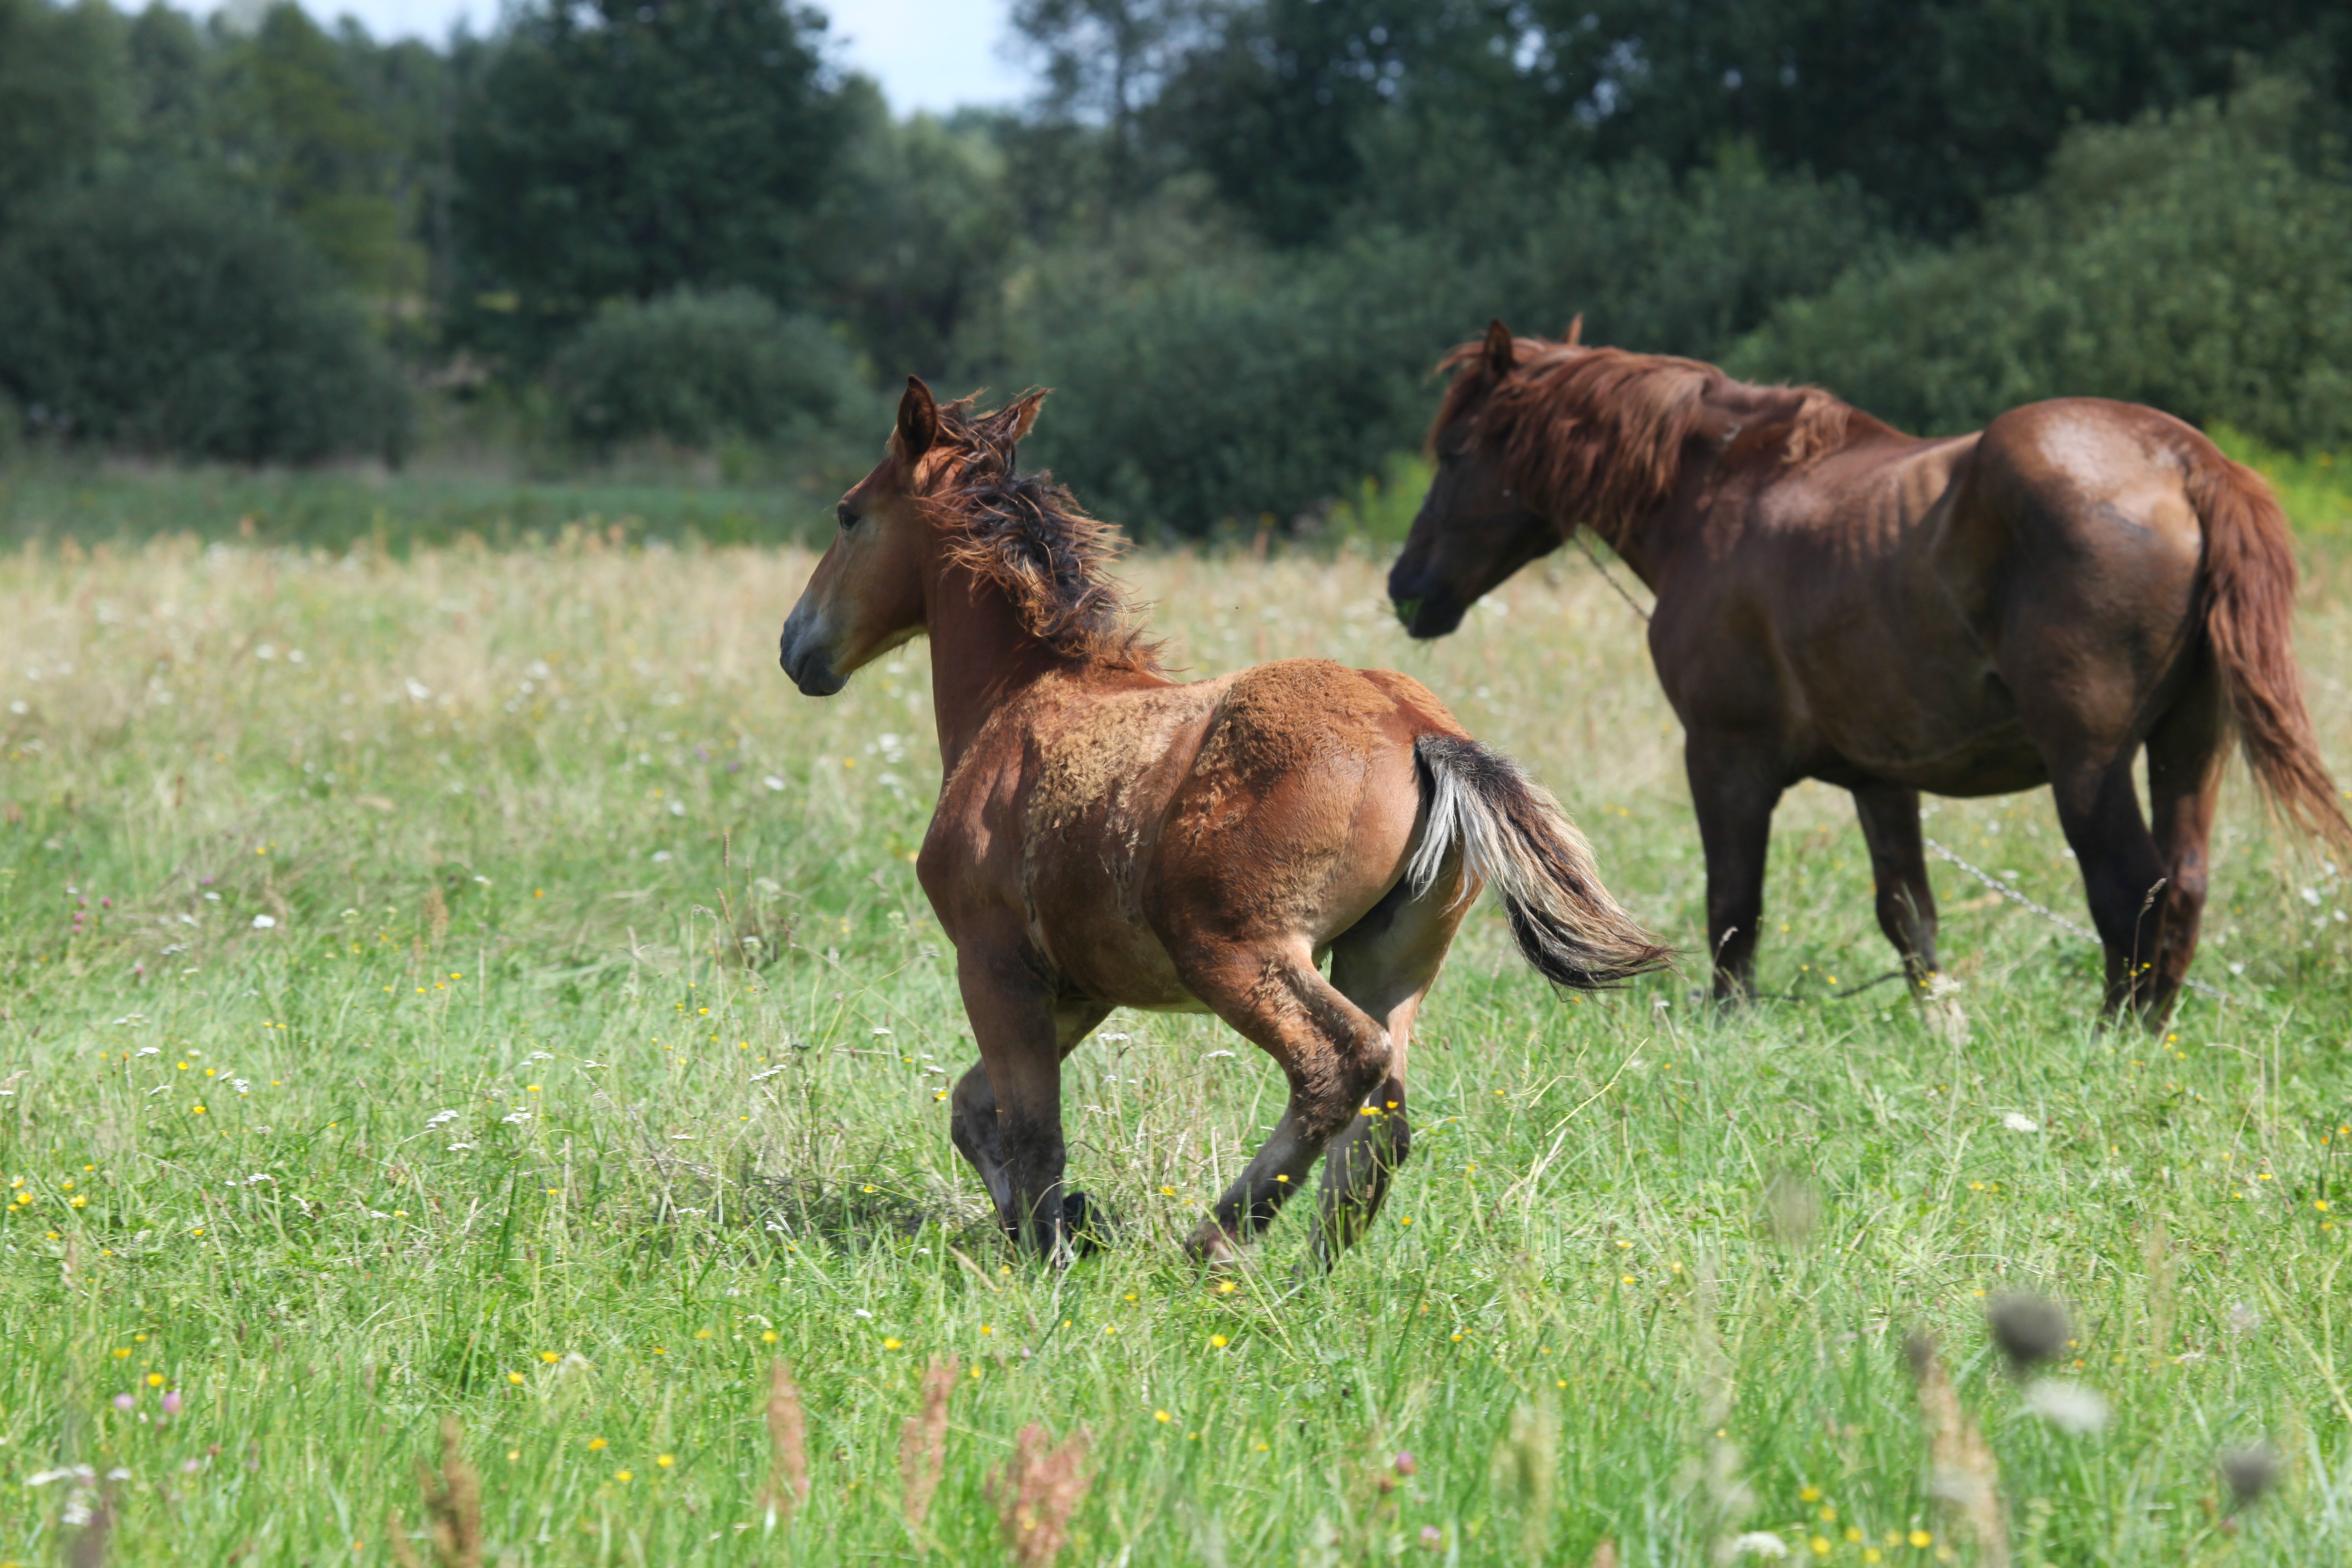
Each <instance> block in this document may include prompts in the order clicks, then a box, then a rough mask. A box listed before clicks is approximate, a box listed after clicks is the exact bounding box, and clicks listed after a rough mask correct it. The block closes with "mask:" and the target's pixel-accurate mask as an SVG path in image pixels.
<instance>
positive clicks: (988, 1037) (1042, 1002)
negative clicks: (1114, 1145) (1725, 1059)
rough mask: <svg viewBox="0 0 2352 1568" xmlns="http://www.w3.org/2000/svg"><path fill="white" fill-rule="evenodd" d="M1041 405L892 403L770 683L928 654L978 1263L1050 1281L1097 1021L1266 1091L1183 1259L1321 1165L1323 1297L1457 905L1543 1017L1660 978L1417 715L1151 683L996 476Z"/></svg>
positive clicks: (1398, 1110) (1237, 1230)
mask: <svg viewBox="0 0 2352 1568" xmlns="http://www.w3.org/2000/svg"><path fill="white" fill-rule="evenodd" d="M1043 398H1044V394H1042V393H1031V394H1029V395H1026V396H1024V397H1022V398H1020V399H1018V400H1017V401H1015V402H1014V403H1013V404H1011V405H1008V406H1006V407H1005V408H1003V409H1001V410H998V411H997V412H995V413H993V414H987V415H982V414H978V413H975V412H974V411H973V410H972V409H971V406H970V400H968V399H967V400H964V401H963V402H959V403H952V404H949V405H944V406H941V405H937V404H935V403H934V402H933V401H932V398H931V395H930V393H929V390H928V389H926V388H925V387H924V386H923V384H922V383H920V382H919V381H910V382H909V383H908V389H907V395H906V397H905V398H904V400H903V401H902V402H901V404H900V405H899V409H898V427H897V429H896V430H895V432H894V433H893V435H892V437H891V441H890V447H889V451H888V454H887V456H886V457H885V458H884V459H883V461H882V462H881V464H880V465H879V466H878V467H877V468H875V470H874V471H873V472H872V473H871V474H869V475H868V476H866V479H865V480H864V481H863V482H862V483H860V484H859V485H858V486H857V487H856V489H852V490H851V491H850V492H849V493H848V495H846V496H845V497H844V498H843V500H842V502H841V505H840V508H839V515H840V522H841V530H840V532H839V534H838V535H837V536H836V537H835V540H834V542H833V544H832V547H831V548H830V549H829V550H827V551H826V552H825V555H824V560H823V561H821V562H819V563H817V567H816V571H815V573H814V575H812V576H811V577H810V579H809V584H808V587H807V589H806V590H805V591H804V592H803V594H802V595H801V599H800V603H799V604H797V605H794V606H793V613H792V616H791V618H790V619H789V620H787V621H786V622H785V623H784V630H783V638H782V661H783V667H784V668H785V670H786V671H787V672H788V673H789V674H790V675H791V676H792V678H793V682H794V684H796V685H797V686H798V687H799V688H800V689H801V690H802V691H803V692H805V693H808V694H809V695H811V696H828V695H830V694H832V693H834V692H835V691H838V690H840V689H841V688H842V686H843V684H844V682H845V680H846V679H847V678H848V676H849V674H850V673H851V672H852V671H853V670H856V668H859V667H860V666H861V665H864V664H866V663H867V662H868V661H870V660H871V659H873V658H875V657H877V655H879V654H881V653H883V652H885V651H886V650H887V649H889V648H892V647H898V645H899V644H901V643H904V642H906V641H908V639H909V638H911V637H915V636H916V635H918V634H919V633H928V634H929V637H930V643H931V647H930V653H931V690H932V697H933V703H934V707H935V709H936V712H937V718H938V722H939V734H940V761H941V763H942V768H943V773H944V779H945V782H944V783H943V784H941V786H940V800H939V806H938V809H937V811H936V812H935V813H934V814H933V816H932V817H931V825H930V830H929V833H928V834H927V835H926V837H925V838H924V840H923V847H922V852H921V855H920V856H919V858H918V861H917V868H918V871H919V875H920V877H921V879H922V884H923V891H924V892H925V894H927V895H928V896H929V899H930V902H931V907H932V909H933V910H936V911H937V913H938V916H939V920H940V926H941V928H942V929H943V930H944V931H946V932H947V936H948V939H949V940H950V942H953V943H954V944H955V950H956V973H957V978H958V980H959V982H960V983H961V988H962V992H963V1001H964V1007H965V1011H966V1012H967V1014H968V1015H969V1016H970V1017H971V1027H972V1033H973V1035H974V1037H976V1039H977V1040H978V1042H979V1046H980V1061H979V1063H978V1065H976V1066H974V1067H973V1068H971V1070H970V1071H968V1072H967V1073H965V1074H964V1076H963V1078H962V1079H961V1082H960V1083H958V1085H957V1086H956V1090H955V1095H954V1110H953V1119H952V1132H953V1136H954V1138H955V1143H956V1147H957V1148H958V1149H960V1150H961V1151H962V1152H963V1154H964V1157H965V1158H967V1159H969V1160H970V1161H971V1163H972V1165H973V1166H974V1167H975V1168H976V1169H977V1170H978V1171H979V1173H980V1175H981V1179H982V1181H983V1182H985V1183H986V1184H987V1186H988V1191H989V1194H990V1195H991V1196H992V1198H993V1199H994V1200H995V1204H996V1209H997V1215H998V1217H999V1219H1000V1220H1001V1221H1002V1223H1003V1226H1004V1227H1005V1228H1006V1230H1007V1231H1008V1232H1009V1233H1011V1234H1013V1236H1014V1237H1016V1238H1017V1239H1018V1240H1019V1241H1021V1242H1022V1243H1024V1244H1026V1245H1028V1246H1030V1247H1034V1248H1036V1249H1038V1250H1040V1251H1041V1252H1043V1253H1045V1255H1047V1256H1049V1257H1053V1258H1066V1257H1067V1256H1068V1254H1069V1251H1070V1249H1071V1247H1072V1246H1073V1245H1074V1244H1076V1243H1079V1242H1082V1241H1084V1240H1086V1239H1087V1231H1088V1226H1087V1217H1088V1216H1087V1204H1086V1200H1085V1197H1084V1195H1083V1194H1078V1193H1075V1192H1068V1193H1066V1192H1065V1190H1064V1187H1063V1180H1062V1177H1063V1170H1064V1165H1065V1159H1066V1156H1065V1150H1064V1144H1063V1140H1062V1116H1061V1094H1062V1089H1061V1064H1062V1060H1063V1058H1065V1057H1066V1056H1068V1055H1069V1053H1070V1052H1071V1051H1072V1050H1073V1049H1075V1048H1076V1046H1077V1044H1078V1042H1079V1041H1080V1040H1082V1039H1084V1038H1085V1037H1087V1033H1088V1032H1089V1031H1091V1030H1092V1029H1093V1028H1094V1027H1095V1026H1097V1025H1098V1024H1100V1023H1101V1022H1102V1021H1103V1019H1104V1018H1105V1017H1106V1016H1108V1014H1109V1013H1110V1011H1111V1009H1112V1008H1114V1007H1120V1006H1127V1007H1140V1008H1150V1009H1159V1010H1165V1011H1206V1012H1213V1013H1215V1014H1216V1015H1217V1016H1220V1017H1222V1018H1223V1019H1224V1020H1225V1022H1226V1023H1228V1024H1230V1025H1232V1026H1234V1029H1236V1030H1238V1031H1239V1032H1240V1033H1241V1034H1243V1035H1244V1036H1246V1037H1248V1038H1249V1039H1251V1040H1252V1041H1255V1043H1256V1044H1257V1045H1258V1046H1260V1047H1263V1048H1264V1049H1265V1052H1266V1053H1267V1054H1268V1055H1269V1056H1271V1057H1273V1058H1274V1059H1275V1060H1276V1063H1278V1064H1279V1065H1280V1066H1281V1068H1282V1069H1283V1071H1284V1073H1285V1074H1286V1076H1287V1077H1288V1079H1289V1081H1290V1100H1289V1105H1288V1108H1287V1109H1286V1110H1285V1111H1284V1112H1283V1116H1282V1121H1281V1122H1280V1124H1279V1125H1278V1126H1277V1127H1276V1129H1275V1131H1274V1133H1273V1135H1272V1136H1271V1137H1269V1138H1268V1139H1267V1140H1266V1142H1265V1144H1264V1146H1263V1147H1261V1148H1260V1149H1259V1150H1258V1152H1257V1154H1256V1157H1255V1158H1254V1159H1253V1160H1251V1161H1250V1163H1249V1164H1248V1166H1247V1168H1246V1169H1244V1171H1243V1173H1242V1174H1241V1176H1240V1179H1239V1180H1237V1181H1235V1182H1234V1184H1233V1185H1232V1186H1231V1187H1230V1188H1229V1189H1227V1191H1226V1192H1225V1194H1223V1196H1222V1197H1221V1198H1219V1199H1218V1200H1217V1203H1216V1205H1215V1207H1214V1208H1213V1210H1212V1211H1211V1213H1210V1214H1209V1215H1207V1216H1206V1217H1204V1218H1203V1220H1202V1223H1201V1226H1200V1227H1199V1228H1198V1230H1197V1231H1196V1232H1195V1233H1194V1235H1193V1237H1192V1242H1191V1247H1192V1251H1193V1252H1194V1253H1195V1254H1196V1255H1198V1256H1200V1257H1202V1258H1206V1259H1208V1260H1211V1261H1215V1262H1222V1261H1226V1260H1229V1259H1232V1258H1235V1257H1236V1256H1238V1254H1237V1250H1236V1249H1237V1248H1238V1247H1239V1246H1240V1244H1241V1243H1243V1242H1244V1241H1246V1240H1247V1239H1248V1238H1249V1237H1252V1236H1253V1235H1254V1234H1255V1233H1256V1232H1257V1231H1258V1230H1260V1229H1261V1228H1263V1227H1264V1226H1265V1225H1266V1224H1267V1223H1268V1222H1269V1221H1271V1220H1272V1219H1273V1217H1274V1215H1275V1214H1276V1210H1278V1209H1279V1208H1280V1207H1281V1205H1282V1203H1283V1200H1284V1199H1285V1198H1286V1197H1288V1196H1289V1195H1290V1194H1292V1193H1294V1192H1297V1190H1298V1187H1299V1185H1300V1184H1301V1183H1302V1182H1303V1181H1304V1180H1305V1178H1306V1176H1307V1172H1308V1170H1309V1169H1310V1168H1311V1167H1312V1166H1313V1165H1314V1163H1315V1161H1316V1159H1317V1157H1318V1156H1319V1155H1322V1154H1324V1153H1326V1152H1328V1153H1329V1154H1330V1156H1331V1157H1330V1159H1329V1161H1328V1163H1327V1164H1326V1165H1325V1168H1324V1173H1323V1181H1322V1188H1321V1194H1320V1198H1321V1201H1320V1203H1319V1205H1318V1215H1317V1226H1316V1234H1315V1249H1314V1255H1315V1257H1316V1258H1318V1260H1319V1261H1321V1262H1322V1263H1324V1264H1327V1265H1328V1263H1329V1261H1330V1260H1331V1259H1332V1258H1334V1257H1335V1256H1336V1255H1337V1253H1338V1252H1339V1249H1340V1248H1342V1247H1346V1246H1347V1245H1348V1244H1349V1242H1350V1241H1352V1240H1353V1239H1354V1238H1355V1237H1357V1236H1358V1235H1359V1234H1360V1233H1361V1231H1362V1229H1363V1227H1364V1226H1366V1225H1367V1224H1368V1223H1369V1222H1370V1219H1371V1218H1372V1216H1373V1215H1374V1214H1376V1213H1377V1212H1378V1210H1379V1208H1380V1206H1381V1200H1382V1198H1383V1197H1384V1196H1385V1195H1386V1193H1387V1189H1388V1184H1389V1178H1390V1174H1391V1172H1393V1171H1394V1170H1395V1169H1396V1167H1397V1166H1398V1165H1399V1164H1401V1163H1402V1162H1403V1160H1404V1157H1405V1152H1406V1147H1407V1142H1408V1137H1409V1133H1408V1128H1407V1123H1406V1120H1405V1048H1406V1042H1407V1040H1408V1038H1409V1037H1410V1036H1411V1033H1412V1020H1413V1016H1414V1013H1415V1012H1416V1010H1417V1009H1418V1008H1419V1007H1420V1005H1421V1002H1422V998H1423V996H1424V995H1425V994H1427V993H1428V990H1429V986H1430V984H1431V982H1432V981H1433V980H1434V979H1436V977H1437V971H1438V966H1439V964H1440V963H1443V962H1444V957H1445V952H1446V948H1447V945H1448V944H1449V943H1450V942H1452V940H1453V937H1454V929H1455V927H1456V926H1458V925H1459V924H1460V923H1461V921H1462V918H1463V916H1464V914H1465V912H1466V911H1467V910H1468V908H1469V904H1470V900H1471V899H1472V898H1473V897H1474V896H1475V894H1476V892H1477V891H1478V889H1479V888H1480V887H1481V886H1483V885H1486V884H1492V885H1493V886H1494V888H1495V889H1496V891H1497V892H1498V893H1499V894H1500V895H1501V897H1502V900H1503V904H1504V908H1505V909H1506V910H1507V912H1508V915H1509V917H1510V922H1511V929H1512V931H1513V933H1514V935H1515V936H1516V937H1517V941H1518V945H1519V949H1520V951H1521V952H1523V953H1524V954H1525V955H1526V956H1527V958H1528V962H1529V963H1533V964H1534V965H1535V966H1536V968H1537V969H1538V970H1539V971H1541V972H1542V973H1544V974H1545V975H1546V976H1547V977H1549V978H1550V979H1552V980H1554V981H1556V982H1558V983H1559V984H1564V985H1574V986H1594V985H1601V984H1609V983H1612V982H1614V981H1618V980H1621V979H1623V978H1624V977H1626V976H1628V975H1632V974H1634V973H1639V972H1641V971H1643V970H1645V969H1649V968H1652V967H1654V966H1655V965H1657V964H1659V963H1662V962H1664V958H1665V956H1666V955H1665V953H1664V952H1663V950H1661V949H1660V948H1658V947H1657V946H1655V945H1654V943H1652V942H1650V940H1649V939H1648V938H1647V937H1646V936H1644V935H1643V932H1642V931H1640V930H1639V929H1638V928H1637V927H1636V926H1635V925H1634V924H1633V921H1631V920H1630V919H1628V918H1627V916H1626V915H1625V913H1624V912H1623V911H1622V910H1620V909H1619V908H1618V906H1617V903H1616V901H1615V900H1613V899H1612V898H1611V897H1610V895H1609V892H1608V890H1607V889H1605V888H1603V887H1602V886H1601V880H1600V879H1599V877H1598V876H1597V875H1596V874H1595V872H1594V870H1593V867H1592V860H1591V853H1590V851H1589V850H1588V849H1587V848H1586V847H1585V845H1584V841H1583V839H1582V838H1581V837H1579V836H1578V834H1577V831H1576V829H1575V828H1574V827H1573V826H1571V825H1570V823H1569V821H1568V820H1567V818H1566V817H1565V816H1562V815H1561V814H1560V811H1559V807H1558V806H1557V805H1554V804H1553V803H1552V801H1551V799H1550V798H1549V796H1548V795H1545V794H1544V793H1543V792H1542V791H1541V790H1539V789H1538V788H1537V787H1536V786H1535V785H1534V784H1530V783H1529V782H1528V780H1527V779H1526V778H1525V777H1524V776H1523V775H1522V774H1521V773H1519V771H1518V770H1517V768H1516V767H1514V766H1513V765H1512V764H1511V763H1509V762H1507V761H1506V760H1505V759H1504V758H1502V757H1500V756H1498V755H1497V754H1496V753H1495V752H1491V751H1488V750H1486V748H1484V747H1482V746H1480V745H1479V744H1478V743H1477V742H1475V741H1472V740H1471V739H1470V738H1469V737H1468V736H1467V735H1466V734H1465V733H1464V732H1463V730H1462V728H1461V726H1460V725H1458V724H1456V723H1455V722H1454V718H1453V716H1452V715H1451V714H1449V713H1447V712H1446V710H1445V709H1444V706H1443V705H1442V704H1441V703H1439V702H1438V700H1437V699H1436V698H1434V697H1433V696H1431V695H1430V694H1429V692H1428V691H1427V690H1425V689H1423V688H1422V686H1421V685H1420V684H1419V683H1417V682H1415V681H1413V680H1411V679H1407V678H1406V677H1404V676H1402V675H1397V674H1394V673H1392V672H1390V671H1387V670H1352V669H1346V668H1341V667H1340V666H1339V665H1336V664H1332V663H1329V662H1327V661H1324V660H1319V659H1292V660H1286V661H1284V662H1282V663H1278V664H1268V665H1261V666H1259V667H1257V668H1254V669H1246V670H1243V671H1241V672H1240V673H1238V674H1234V675H1228V676H1223V677H1220V678H1219V679H1214V680H1202V681H1196V682H1191V683H1181V684H1180V683H1178V682H1176V681H1173V680H1171V679H1169V678H1168V677H1167V676H1165V675H1163V674H1161V673H1160V670H1159V668H1158V666H1157V664H1156V662H1155V659H1154V649H1153V647H1152V646H1151V645H1150V644H1149V643H1147V642H1145V641H1143V640H1142V639H1141V637H1140V636H1139V633H1138V632H1137V631H1136V630H1135V629H1134V628H1133V627H1132V626H1130V625H1129V619H1128V614H1127V609H1126V605H1125V603H1124V600H1123V598H1122V596H1121V595H1120V592H1119V590H1118V587H1117V586H1116V584H1113V583H1112V582H1111V581H1110V580H1109V578H1108V576H1107V575H1106V570H1107V567H1108V563H1109V559H1110V557H1111V555H1112V553H1113V551H1114V549H1115V536H1114V535H1113V534H1112V533H1111V531H1109V530H1108V528H1106V527H1105V525H1103V524H1101V523H1099V522H1097V521H1095V520H1093V519H1091V518H1089V517H1087V516H1086V515H1085V514H1084V513H1083V512H1081V511H1079V510H1077V508H1076V505H1075V503H1073V502H1072V500H1071V499H1070V497H1069V494H1068V492H1067V491H1066V490H1063V489H1060V488H1059V487H1057V486H1055V484H1054V483H1053V482H1052V480H1051V479H1050V478H1049V477H1047V476H1043V475H1036V474H1031V475H1018V474H1016V473H1015V471H1014V466H1013V457H1014V448H1015V446H1016V444H1017V443H1018V442H1019V441H1020V439H1021V437H1023V436H1024V435H1025V434H1026V433H1027V431H1028V428H1029V426H1030V424H1031V422H1032V421H1034V419H1035V417H1036V414H1037V408H1038V405H1039V403H1040V402H1041V401H1042V400H1043ZM1327 958H1328V965H1329V969H1328V975H1327V974H1326V973H1324V972H1323V970H1322V967H1321V965H1322V963H1323V962H1324V961H1325V960H1326V959H1327Z"/></svg>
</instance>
